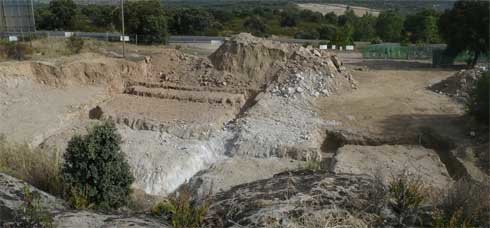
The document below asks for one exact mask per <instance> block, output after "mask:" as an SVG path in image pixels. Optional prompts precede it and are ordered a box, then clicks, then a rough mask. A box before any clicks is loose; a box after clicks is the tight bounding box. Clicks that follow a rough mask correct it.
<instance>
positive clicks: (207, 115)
mask: <svg viewBox="0 0 490 228" xmlns="http://www.w3.org/2000/svg"><path fill="white" fill-rule="evenodd" d="M104 109H107V111H108V112H109V113H111V114H115V115H117V116H134V117H136V118H137V117H139V118H141V119H151V120H157V121H164V122H196V123H213V122H217V121H218V122H220V121H219V120H221V119H222V118H225V119H228V118H231V117H233V110H230V109H229V108H227V107H224V106H221V105H210V104H207V103H197V102H183V101H178V100H168V99H159V98H148V97H138V96H130V95H117V96H115V97H114V98H113V99H111V100H110V101H109V102H107V103H106V104H104V106H103V110H104ZM226 117H228V118H226Z"/></svg>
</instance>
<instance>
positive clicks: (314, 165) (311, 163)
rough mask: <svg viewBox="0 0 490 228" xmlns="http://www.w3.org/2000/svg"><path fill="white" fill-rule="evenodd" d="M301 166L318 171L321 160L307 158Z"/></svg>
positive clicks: (320, 167)
mask: <svg viewBox="0 0 490 228" xmlns="http://www.w3.org/2000/svg"><path fill="white" fill-rule="evenodd" d="M303 168H304V169H307V170H311V171H320V170H322V162H321V161H319V160H308V161H306V163H305V164H304V167H303Z"/></svg>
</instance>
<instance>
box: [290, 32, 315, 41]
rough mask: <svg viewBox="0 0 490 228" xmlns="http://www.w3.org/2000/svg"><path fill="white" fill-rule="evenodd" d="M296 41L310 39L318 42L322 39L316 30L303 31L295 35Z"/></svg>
mask: <svg viewBox="0 0 490 228" xmlns="http://www.w3.org/2000/svg"><path fill="white" fill-rule="evenodd" d="M294 38H296V39H310V40H317V39H318V38H320V34H319V33H318V31H316V30H309V31H302V32H299V33H296V34H295V35H294Z"/></svg>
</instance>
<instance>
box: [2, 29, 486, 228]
mask: <svg viewBox="0 0 490 228" xmlns="http://www.w3.org/2000/svg"><path fill="white" fill-rule="evenodd" d="M354 55H355V54H353V53H348V54H347V55H344V56H343V54H342V53H337V54H336V53H329V52H326V51H323V50H314V49H307V48H303V47H301V46H298V45H288V44H277V43H274V42H272V41H269V40H263V39H258V38H255V37H252V36H251V35H248V34H242V35H240V36H238V37H235V38H233V39H231V40H229V41H226V42H225V43H224V45H222V46H221V47H219V48H218V49H217V51H216V52H215V53H213V54H212V55H211V56H209V58H205V57H198V56H192V55H188V54H184V53H182V52H179V51H176V50H174V49H162V50H161V52H159V53H153V54H152V55H151V56H146V57H141V58H134V59H133V60H122V59H114V58H110V57H107V56H101V55H95V54H83V55H79V56H73V57H68V58H61V59H54V60H50V61H46V62H37V61H27V62H7V63H0V89H2V90H0V99H1V100H0V111H1V112H0V121H3V122H4V123H5V124H1V125H0V133H4V134H7V136H8V139H9V140H13V141H17V142H22V141H26V142H27V143H29V144H30V145H32V146H37V145H40V146H42V147H57V148H59V149H60V150H61V151H63V150H64V148H65V147H66V143H67V141H68V140H69V138H70V137H71V136H72V135H74V134H83V133H85V132H86V130H85V129H86V127H87V126H90V125H92V124H94V123H97V122H99V121H101V120H106V119H112V120H114V121H115V122H116V123H117V124H118V132H119V133H120V134H121V136H122V139H123V144H122V151H123V152H124V153H125V154H126V157H127V158H128V161H129V164H130V166H131V168H132V172H133V174H134V175H135V178H136V181H135V183H134V188H135V190H136V191H137V192H144V193H145V194H148V195H153V196H158V197H165V196H167V195H169V194H171V193H172V192H174V191H175V190H177V189H179V187H180V186H181V184H183V183H185V182H186V181H189V182H190V186H191V190H192V192H194V193H196V194H197V193H202V192H205V191H209V190H210V189H211V190H212V193H213V195H214V196H213V202H214V203H213V204H212V206H211V210H210V216H208V217H209V219H207V222H208V223H209V224H210V225H212V226H226V227H229V226H230V227H231V226H235V227H241V226H246V227H257V226H266V227H301V226H309V225H312V226H314V225H315V224H307V223H308V222H311V221H318V222H319V223H323V224H325V223H326V222H333V221H335V222H334V224H332V226H334V225H353V226H359V227H363V226H366V225H373V224H384V225H389V224H391V222H393V221H391V220H390V219H395V218H393V216H395V215H393V212H391V211H389V210H388V211H385V212H384V213H385V214H384V215H383V216H382V217H383V218H380V217H379V213H377V214H376V213H373V212H369V211H366V210H365V209H366V207H368V205H366V201H368V199H369V197H371V196H370V195H369V194H371V193H370V192H367V190H366V189H367V186H371V187H372V186H373V183H374V182H373V181H374V179H373V177H374V176H376V175H377V173H382V174H384V175H382V176H383V178H384V182H385V183H386V182H388V181H389V180H390V178H392V176H393V175H396V174H397V173H402V172H407V171H408V172H410V173H411V174H412V175H413V176H417V177H420V178H421V179H422V180H423V181H424V182H425V183H426V184H428V185H429V186H430V187H433V188H441V189H443V188H446V187H447V186H449V185H451V184H452V183H453V182H454V181H455V180H457V179H460V178H462V177H463V176H470V177H472V178H473V179H475V180H479V181H484V180H486V178H487V174H486V172H487V171H486V168H485V166H484V165H482V164H483V163H484V159H485V156H484V155H485V151H486V152H488V141H487V142H481V141H478V140H477V139H479V138H483V137H484V134H485V133H484V132H483V133H482V132H481V131H477V130H475V129H476V127H475V126H474V124H472V123H471V122H469V121H467V118H466V117H465V116H464V109H463V105H462V104H460V103H458V102H456V101H455V100H453V99H451V98H450V97H448V96H446V95H444V94H440V93H439V92H437V93H434V92H433V91H431V90H429V89H427V87H429V86H431V85H438V84H441V83H446V82H445V81H444V80H446V79H448V78H449V79H448V80H451V78H452V77H451V76H452V75H453V74H454V73H455V71H454V70H442V69H430V68H428V67H427V66H426V65H424V64H425V63H419V62H417V63H411V62H409V61H401V62H397V61H391V62H390V61H384V60H383V61H384V62H383V61H381V60H379V61H378V60H376V61H374V62H373V61H372V60H370V61H364V60H362V59H361V58H355V57H353V56H354ZM342 57H345V58H346V61H344V62H345V63H343V62H342V60H343V59H342ZM453 77H456V76H453ZM458 80H459V79H458ZM441 81H442V82H441ZM446 81H447V80H446ZM453 81H454V80H453ZM432 87H434V86H432ZM436 87H437V86H436ZM19 113H22V115H19ZM12 129H20V130H14V131H13V132H12ZM471 132H473V133H471ZM482 134H483V136H482ZM487 135H488V133H487ZM485 143H486V144H485ZM317 163H318V164H319V167H320V169H321V170H320V171H317V172H313V171H311V170H310V171H305V168H307V167H308V166H311V165H312V164H317ZM301 170H302V171H301ZM3 180H8V181H12V179H11V177H8V176H0V181H3ZM19 186H20V185H19ZM19 186H14V185H12V188H10V187H8V188H5V189H1V190H2V191H1V192H2V193H3V192H6V191H10V190H9V189H17V191H18V190H19V189H20V188H21V187H19ZM8 199H10V198H9V197H6V198H5V197H4V198H1V199H0V208H2V210H5V211H7V210H9V211H12V210H15V208H17V207H18V205H17V206H15V205H14V206H12V205H13V204H10V203H8V202H9V201H8ZM14 201H18V199H16V200H14ZM5 202H7V203H5ZM2 205H3V206H2ZM5 205H7V206H5ZM60 210H61V212H58V211H56V210H54V209H53V212H55V214H56V218H55V221H57V222H58V224H59V225H60V226H62V227H70V226H80V227H83V226H86V227H103V226H118V227H125V226H133V225H136V226H161V225H162V224H159V223H158V222H156V221H154V220H152V219H151V218H145V216H144V215H124V216H123V215H119V214H118V215H99V214H96V213H93V212H78V211H70V212H68V211H67V210H66V209H65V208H64V207H63V208H61V209H60ZM325 218H329V219H327V220H328V221H327V220H325ZM380 219H381V220H385V222H381V223H380Z"/></svg>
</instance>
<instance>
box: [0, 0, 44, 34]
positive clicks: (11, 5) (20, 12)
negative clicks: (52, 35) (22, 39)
mask: <svg viewBox="0 0 490 228" xmlns="http://www.w3.org/2000/svg"><path fill="white" fill-rule="evenodd" d="M32 4H33V3H32V0H0V33H9V32H17V33H19V32H20V33H23V32H34V31H35V30H36V26H35V19H34V8H33V5H32Z"/></svg>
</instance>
